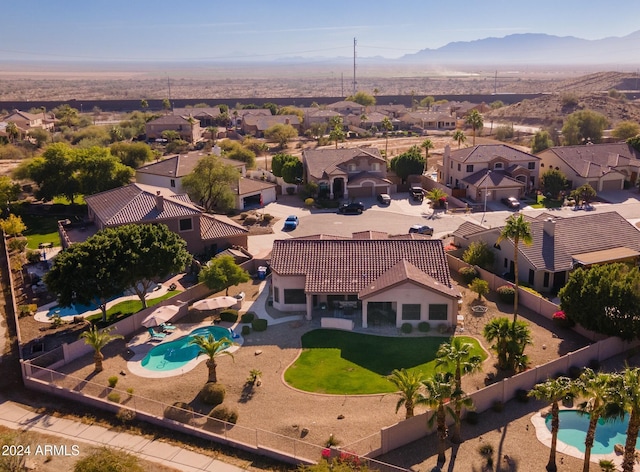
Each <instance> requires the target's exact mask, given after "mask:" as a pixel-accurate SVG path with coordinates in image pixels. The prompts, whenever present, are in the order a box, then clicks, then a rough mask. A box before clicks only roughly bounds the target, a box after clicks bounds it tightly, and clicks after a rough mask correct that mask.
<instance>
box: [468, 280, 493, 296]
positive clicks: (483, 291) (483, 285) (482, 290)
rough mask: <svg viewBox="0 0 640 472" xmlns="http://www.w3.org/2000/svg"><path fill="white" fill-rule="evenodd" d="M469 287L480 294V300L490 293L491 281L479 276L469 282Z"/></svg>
mask: <svg viewBox="0 0 640 472" xmlns="http://www.w3.org/2000/svg"><path fill="white" fill-rule="evenodd" d="M469 289H471V291H472V292H475V293H477V294H478V300H480V299H481V298H482V297H483V296H486V295H487V294H488V293H489V282H487V281H486V280H482V279H479V278H475V279H473V280H472V281H471V283H470V284H469Z"/></svg>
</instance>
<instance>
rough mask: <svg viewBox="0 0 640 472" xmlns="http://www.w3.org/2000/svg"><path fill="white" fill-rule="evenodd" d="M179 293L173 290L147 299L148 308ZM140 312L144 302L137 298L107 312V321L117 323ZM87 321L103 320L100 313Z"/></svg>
mask: <svg viewBox="0 0 640 472" xmlns="http://www.w3.org/2000/svg"><path fill="white" fill-rule="evenodd" d="M178 293H180V290H173V291H171V292H167V293H165V294H164V295H162V296H160V297H157V298H147V307H150V306H154V305H157V304H158V303H160V302H161V301H162V300H166V299H167V298H171V297H173V296H174V295H176V294H178ZM140 310H142V302H141V301H140V300H139V299H137V298H136V299H135V300H125V301H124V302H120V303H117V304H115V305H113V306H112V307H111V308H109V309H108V310H107V321H108V322H109V323H115V322H116V321H119V320H121V319H123V318H126V317H127V316H130V315H133V314H134V313H138V312H139V311H140ZM87 319H88V320H89V321H91V322H96V321H100V320H102V314H101V313H98V314H95V315H91V316H88V317H87Z"/></svg>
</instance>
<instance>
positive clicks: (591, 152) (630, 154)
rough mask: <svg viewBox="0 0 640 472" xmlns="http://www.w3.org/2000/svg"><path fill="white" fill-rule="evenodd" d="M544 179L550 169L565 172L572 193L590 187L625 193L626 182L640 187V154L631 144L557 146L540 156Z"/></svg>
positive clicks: (598, 190) (600, 190)
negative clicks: (573, 190) (585, 185)
mask: <svg viewBox="0 0 640 472" xmlns="http://www.w3.org/2000/svg"><path fill="white" fill-rule="evenodd" d="M537 156H538V157H539V158H540V175H542V174H544V173H545V172H547V171H548V170H549V169H556V170H559V171H560V172H562V173H563V174H564V175H565V177H566V178H567V180H568V181H569V183H570V188H571V189H576V188H578V187H580V186H581V185H584V184H589V185H591V187H593V189H594V190H595V191H596V192H602V191H606V190H621V189H623V188H624V185H625V182H628V184H629V185H631V186H633V185H636V183H637V181H638V172H639V171H640V152H638V151H636V150H635V149H634V148H633V147H631V146H629V145H628V144H627V143H606V144H587V145H584V146H556V147H552V148H549V149H545V150H544V151H541V152H539V153H538V154H537Z"/></svg>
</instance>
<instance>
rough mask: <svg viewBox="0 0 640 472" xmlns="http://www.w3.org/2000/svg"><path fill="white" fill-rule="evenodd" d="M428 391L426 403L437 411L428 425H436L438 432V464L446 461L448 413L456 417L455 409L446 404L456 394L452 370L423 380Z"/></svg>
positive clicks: (437, 373)
mask: <svg viewBox="0 0 640 472" xmlns="http://www.w3.org/2000/svg"><path fill="white" fill-rule="evenodd" d="M422 385H424V389H425V392H426V399H425V404H426V405H428V406H429V407H430V408H432V409H434V410H435V412H434V414H433V415H431V417H430V418H429V420H428V425H429V426H430V427H432V426H433V425H434V424H435V425H436V431H437V434H438V464H442V463H444V461H445V459H446V457H445V450H446V447H447V445H446V440H447V437H448V436H449V430H448V428H447V415H448V416H450V417H451V418H454V419H455V414H456V413H455V411H454V410H453V408H451V406H449V405H448V404H446V402H448V401H449V400H450V399H451V398H453V397H454V396H455V393H456V392H455V385H454V379H453V374H451V373H450V372H436V373H435V374H434V375H433V377H431V378H428V379H426V380H424V381H423V382H422Z"/></svg>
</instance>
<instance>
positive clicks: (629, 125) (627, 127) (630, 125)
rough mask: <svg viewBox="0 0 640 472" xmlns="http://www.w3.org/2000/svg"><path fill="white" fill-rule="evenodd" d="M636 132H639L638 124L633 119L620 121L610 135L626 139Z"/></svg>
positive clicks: (639, 126)
mask: <svg viewBox="0 0 640 472" xmlns="http://www.w3.org/2000/svg"><path fill="white" fill-rule="evenodd" d="M638 134H640V125H639V124H638V123H637V122H635V121H621V122H620V123H618V124H617V125H616V127H615V128H613V131H611V136H613V137H614V138H615V139H617V140H618V141H626V140H627V139H629V138H633V137H634V136H637V135H638Z"/></svg>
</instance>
